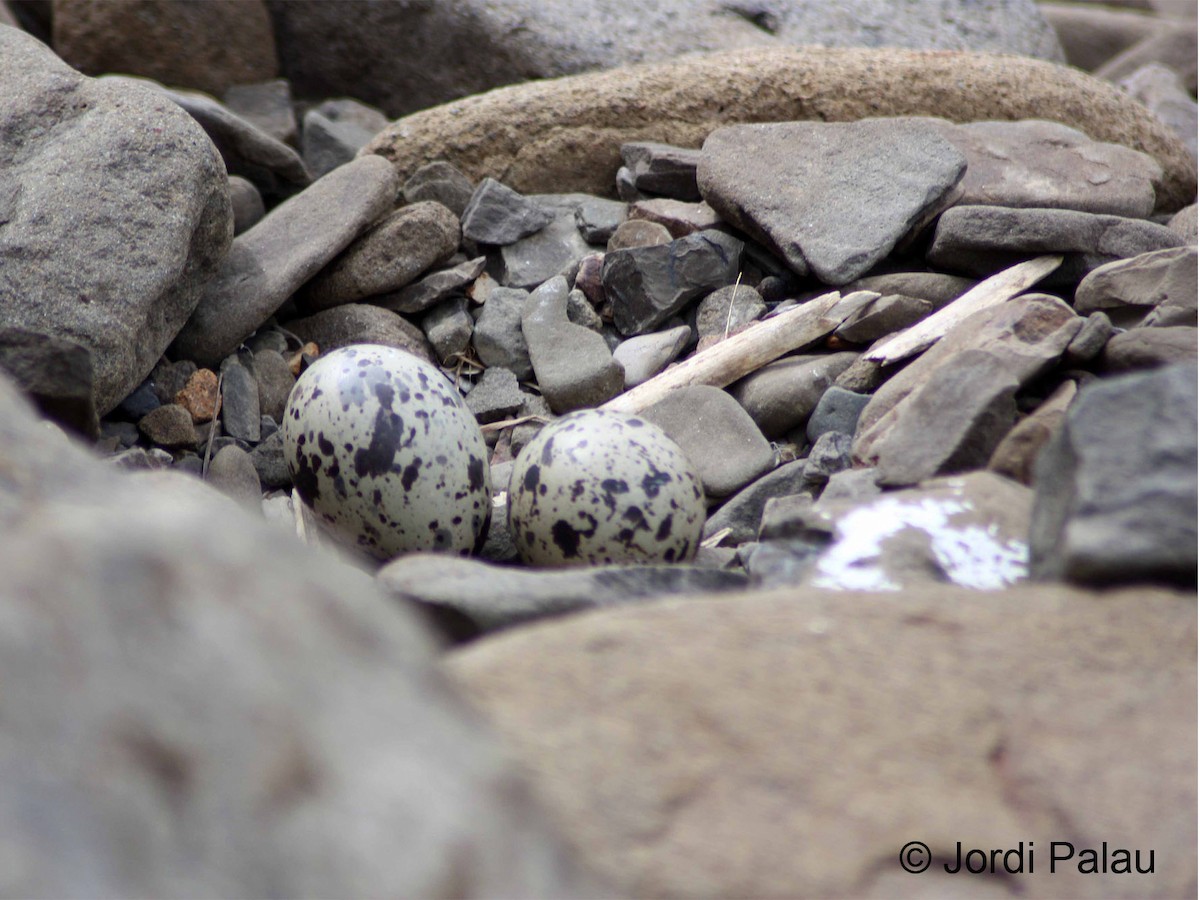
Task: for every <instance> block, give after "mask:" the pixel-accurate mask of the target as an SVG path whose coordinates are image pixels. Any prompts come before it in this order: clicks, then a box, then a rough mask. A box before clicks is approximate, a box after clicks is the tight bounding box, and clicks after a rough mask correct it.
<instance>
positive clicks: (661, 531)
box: [654, 516, 675, 541]
mask: <svg viewBox="0 0 1200 900" xmlns="http://www.w3.org/2000/svg"><path fill="white" fill-rule="evenodd" d="M674 519H675V517H674V516H667V517H666V518H665V519H663V520H662V522H661V523H659V526H658V532H657V533H656V534H655V535H654V539H655V540H656V541H665V540H666V539H667V538H669V537H670V536H671V528H672V526H673V525H674Z"/></svg>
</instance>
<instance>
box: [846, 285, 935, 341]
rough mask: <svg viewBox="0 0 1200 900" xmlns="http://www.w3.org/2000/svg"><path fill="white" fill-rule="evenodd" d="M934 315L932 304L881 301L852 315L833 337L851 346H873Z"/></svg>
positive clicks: (899, 298) (896, 298)
mask: <svg viewBox="0 0 1200 900" xmlns="http://www.w3.org/2000/svg"><path fill="white" fill-rule="evenodd" d="M932 311H933V304H932V303H930V302H929V301H928V300H921V299H919V298H917V297H907V296H905V295H904V294H887V295H885V296H882V297H878V298H876V299H875V300H872V301H871V302H870V303H868V304H866V305H865V306H864V307H862V308H861V309H859V310H856V311H855V312H853V313H851V315H850V316H849V318H847V319H846V321H844V322H842V324H841V325H839V326H838V327H837V330H836V331H834V334H835V335H837V336H838V337H839V338H841V339H842V340H844V341H849V342H850V343H852V344H870V343H872V342H874V341H877V340H879V339H880V338H881V337H885V336H887V335H889V334H894V333H895V332H897V331H900V330H901V329H904V328H907V327H909V326H910V325H915V324H916V323H917V322H920V321H921V320H922V319H924V318H925V317H926V316H927V315H929V314H930V313H931V312H932Z"/></svg>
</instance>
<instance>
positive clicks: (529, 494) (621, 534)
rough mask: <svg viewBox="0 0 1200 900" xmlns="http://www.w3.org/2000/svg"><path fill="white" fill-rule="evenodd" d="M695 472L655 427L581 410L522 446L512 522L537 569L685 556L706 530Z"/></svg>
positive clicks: (513, 484)
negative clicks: (540, 567)
mask: <svg viewBox="0 0 1200 900" xmlns="http://www.w3.org/2000/svg"><path fill="white" fill-rule="evenodd" d="M704 515H705V506H704V491H703V489H702V488H701V486H700V478H699V476H697V475H696V472H695V469H694V468H693V467H692V465H691V463H689V462H688V460H687V459H686V457H684V455H683V451H682V450H680V449H679V445H678V444H676V443H675V442H674V441H672V440H671V439H670V438H669V437H667V436H666V434H665V433H663V431H662V430H661V429H660V428H658V427H657V426H656V425H652V424H651V423H649V422H647V421H645V420H644V419H639V418H636V417H635V416H628V415H623V414H620V413H612V412H604V411H601V410H585V411H582V412H577V413H572V414H570V415H568V416H563V418H561V419H559V420H557V421H556V422H553V423H551V424H550V425H547V426H546V427H545V428H543V429H542V430H541V431H539V432H538V434H537V436H536V437H535V438H534V439H533V440H532V441H530V442H529V443H528V444H526V445H525V448H524V449H523V450H521V453H520V455H519V456H518V457H517V461H516V464H515V465H514V466H513V472H512V479H511V481H510V482H509V487H508V524H509V528H510V530H511V531H512V536H513V541H514V542H515V544H516V547H517V552H518V553H519V554H520V555H521V558H522V559H523V560H524V561H525V562H527V563H530V564H532V565H535V566H576V565H578V566H583V565H599V564H602V563H662V562H668V563H670V562H685V561H687V560H689V559H691V558H692V556H694V555H695V553H696V549H697V548H698V546H699V542H700V532H701V531H702V530H703V528H704Z"/></svg>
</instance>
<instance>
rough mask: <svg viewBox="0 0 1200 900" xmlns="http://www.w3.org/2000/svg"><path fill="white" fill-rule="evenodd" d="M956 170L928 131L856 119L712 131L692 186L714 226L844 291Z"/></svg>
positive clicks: (945, 145) (960, 167) (953, 153)
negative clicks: (736, 232) (716, 218)
mask: <svg viewBox="0 0 1200 900" xmlns="http://www.w3.org/2000/svg"><path fill="white" fill-rule="evenodd" d="M748 157H749V158H752V159H753V160H754V163H753V165H747V158H748ZM965 169H966V160H965V158H964V157H963V155H962V154H961V153H960V152H959V151H958V149H956V148H955V147H954V145H953V144H951V143H950V142H949V141H947V140H946V139H945V138H943V137H942V136H941V135H940V134H939V133H938V132H937V130H936V129H935V128H933V127H932V126H931V125H929V124H927V123H923V122H921V121H919V120H908V119H865V120H863V121H859V122H785V123H769V124H754V125H729V126H725V127H722V128H718V129H716V130H715V131H713V132H712V133H711V134H710V135H709V136H708V138H707V139H706V140H705V142H704V152H703V155H702V158H701V161H700V168H699V170H698V173H697V177H698V180H699V184H700V191H701V193H702V194H703V195H704V199H705V200H706V201H707V202H708V203H709V205H710V206H712V207H713V209H715V210H716V211H717V212H718V213H719V214H720V215H721V217H722V218H724V219H725V220H726V221H728V222H730V223H732V224H734V225H736V226H737V227H738V228H741V229H742V230H743V231H745V232H746V233H747V234H749V235H751V236H752V237H754V238H755V239H757V240H759V241H761V242H762V243H763V244H764V245H765V246H767V247H769V248H771V249H772V250H773V251H774V252H775V253H777V254H778V255H779V256H780V257H781V258H783V259H785V260H787V263H788V265H789V266H790V267H791V268H792V270H793V271H794V272H795V273H796V274H797V275H806V274H808V272H809V270H810V269H811V270H812V272H813V273H814V274H816V276H817V277H818V278H820V279H821V280H822V281H823V282H825V283H826V284H846V283H847V282H850V281H853V280H854V279H855V278H858V277H860V276H861V275H863V274H864V273H865V272H867V271H868V270H869V269H870V268H871V267H872V266H874V265H875V264H876V263H877V262H879V261H880V260H881V259H883V258H884V257H885V256H887V255H888V253H890V252H891V250H892V248H893V247H895V246H896V244H897V242H898V241H900V240H901V239H902V238H904V237H905V236H906V235H908V234H909V232H910V231H912V230H913V227H914V226H915V225H917V224H918V222H920V221H922V220H923V219H924V218H925V217H926V215H927V214H928V213H929V212H930V211H933V210H936V209H937V208H938V206H939V205H940V204H941V202H942V200H943V199H944V198H945V197H946V196H947V195H948V194H949V193H950V191H951V190H952V189H953V188H954V186H955V185H956V184H957V183H958V181H959V179H960V178H961V177H962V175H963V172H964V171H965Z"/></svg>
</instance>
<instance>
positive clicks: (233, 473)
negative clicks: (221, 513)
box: [205, 445, 262, 510]
mask: <svg viewBox="0 0 1200 900" xmlns="http://www.w3.org/2000/svg"><path fill="white" fill-rule="evenodd" d="M205 480H206V481H207V482H208V483H209V484H210V485H212V486H213V487H215V488H216V489H217V490H218V491H220V492H221V493H222V494H225V495H226V496H227V497H231V498H233V499H234V500H236V501H237V502H238V503H241V504H242V505H243V506H247V507H249V508H250V509H254V510H257V509H258V508H259V504H260V503H261V502H262V488H261V487H260V486H259V482H258V471H257V469H256V467H255V465H254V461H253V460H252V459H251V458H250V454H249V453H247V452H246V451H245V450H243V449H242V448H241V447H237V446H233V445H230V446H227V447H222V448H221V449H220V450H219V451H218V452H217V453H216V455H215V456H213V458H212V460H211V461H210V462H209V464H208V477H207V478H206V479H205Z"/></svg>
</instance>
